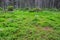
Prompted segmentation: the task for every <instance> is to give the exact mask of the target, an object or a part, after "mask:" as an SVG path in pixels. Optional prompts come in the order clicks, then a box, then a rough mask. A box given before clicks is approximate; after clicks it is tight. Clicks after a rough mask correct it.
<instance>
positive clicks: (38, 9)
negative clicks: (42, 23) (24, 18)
mask: <svg viewBox="0 0 60 40" xmlns="http://www.w3.org/2000/svg"><path fill="white" fill-rule="evenodd" d="M39 11H42V9H40V8H33V9H31V10H30V11H29V12H39Z"/></svg>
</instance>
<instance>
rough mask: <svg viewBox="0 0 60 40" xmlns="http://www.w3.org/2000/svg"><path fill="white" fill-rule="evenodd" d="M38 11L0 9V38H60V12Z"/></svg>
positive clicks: (42, 39)
mask: <svg viewBox="0 0 60 40" xmlns="http://www.w3.org/2000/svg"><path fill="white" fill-rule="evenodd" d="M36 11H37V10H36ZM36 11H32V12H31V11H30V10H29V11H28V10H26V11H23V10H14V11H12V12H11V11H10V12H9V11H7V12H1V11H0V40H60V12H59V11H51V10H44V11H38V12H36Z"/></svg>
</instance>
